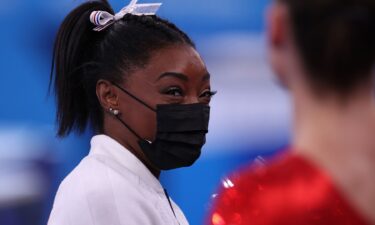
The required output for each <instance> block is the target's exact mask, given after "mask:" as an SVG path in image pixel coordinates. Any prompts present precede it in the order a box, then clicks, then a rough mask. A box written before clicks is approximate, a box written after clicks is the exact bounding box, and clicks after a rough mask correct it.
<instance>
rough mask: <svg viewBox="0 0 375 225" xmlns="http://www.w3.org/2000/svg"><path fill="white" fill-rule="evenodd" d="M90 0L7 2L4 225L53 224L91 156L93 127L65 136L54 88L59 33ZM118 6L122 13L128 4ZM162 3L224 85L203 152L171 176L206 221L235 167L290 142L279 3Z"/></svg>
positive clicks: (167, 176)
mask: <svg viewBox="0 0 375 225" xmlns="http://www.w3.org/2000/svg"><path fill="white" fill-rule="evenodd" d="M80 2H82V1H73V0H59V1H46V0H33V1H30V0H2V1H1V3H0V23H1V29H0V32H1V35H0V48H1V52H0V85H1V88H0V94H1V95H0V96H1V101H0V224H1V225H21V224H46V222H47V219H48V214H49V211H50V210H51V207H52V202H53V196H54V194H55V192H56V190H57V187H58V185H59V183H60V182H61V180H62V179H63V178H64V177H65V176H66V175H67V174H68V173H69V171H71V170H72V169H73V168H74V167H75V166H76V165H77V164H78V163H79V161H80V160H81V159H82V157H84V156H85V155H86V154H87V153H88V150H89V140H90V137H91V134H90V132H87V133H85V134H84V135H82V136H76V135H71V136H70V137H68V138H66V139H64V140H60V139H57V138H56V137H55V128H56V127H55V103H54V97H53V95H49V94H48V82H49V76H50V67H51V53H52V46H53V41H54V37H55V34H56V32H57V29H58V26H59V24H60V23H61V22H62V20H63V18H64V16H65V15H67V13H68V12H69V11H70V10H72V9H73V8H74V7H75V6H77V5H78V4H79V3H80ZM110 2H111V4H112V6H113V8H114V9H116V10H119V9H121V8H122V7H123V6H124V5H126V4H127V3H128V2H127V1H120V0H112V1H110ZM140 2H151V1H146V0H144V1H140ZM162 2H163V6H162V8H161V10H160V11H159V15H160V16H162V17H165V18H167V19H169V20H171V21H172V22H174V23H176V24H177V25H178V26H179V27H180V28H182V29H183V30H184V31H186V32H187V33H188V34H190V35H191V37H192V38H193V39H194V41H195V42H196V44H197V46H198V50H199V51H200V53H201V54H202V56H203V58H204V59H205V61H206V63H207V66H208V69H209V70H210V73H211V74H212V78H211V79H212V84H213V88H214V89H215V90H217V91H218V94H217V96H215V98H214V100H213V102H212V119H211V121H210V133H209V136H208V143H207V145H206V146H205V148H204V150H203V154H202V157H201V158H200V159H199V161H198V162H197V163H196V164H195V165H194V166H192V167H191V168H184V169H178V170H174V171H169V172H166V173H164V174H163V175H162V178H161V180H162V183H163V184H164V185H165V186H166V188H167V189H168V191H169V193H170V195H171V196H172V197H173V199H174V200H175V201H176V202H177V203H178V204H179V205H180V207H181V208H182V209H183V211H184V212H185V214H186V216H187V218H188V219H189V221H190V223H191V224H193V225H195V224H202V222H203V221H204V219H205V215H207V213H208V211H209V210H210V202H211V196H212V195H213V194H214V193H215V191H216V190H217V187H218V186H219V185H220V182H221V180H222V179H223V178H224V177H225V176H227V175H228V174H229V173H230V171H233V170H234V169H236V168H239V167H240V166H242V165H244V164H248V163H251V162H252V161H253V160H254V159H255V158H256V157H258V156H262V157H266V156H270V155H272V154H274V153H275V152H276V151H278V150H280V149H282V148H283V147H284V146H286V144H287V142H288V138H289V136H290V127H289V124H290V112H289V100H288V97H287V95H286V93H285V92H284V91H283V90H282V89H281V88H279V87H278V85H277V82H275V81H274V78H273V76H272V72H271V70H270V69H269V67H268V65H267V54H266V47H265V46H266V41H265V40H266V38H265V35H264V31H265V20H264V14H265V9H266V7H267V5H268V4H269V2H270V1H267V0H205V1H200V0H189V1H181V0H162Z"/></svg>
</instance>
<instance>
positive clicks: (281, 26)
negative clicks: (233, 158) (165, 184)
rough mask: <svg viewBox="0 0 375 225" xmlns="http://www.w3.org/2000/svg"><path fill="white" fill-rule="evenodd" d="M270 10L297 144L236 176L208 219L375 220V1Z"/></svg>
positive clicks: (265, 224)
mask: <svg viewBox="0 0 375 225" xmlns="http://www.w3.org/2000/svg"><path fill="white" fill-rule="evenodd" d="M267 16H268V39H269V51H270V52H269V53H270V61H271V64H272V67H273V69H274V71H275V73H276V74H277V77H278V79H279V80H280V81H281V83H282V84H283V85H284V86H285V87H287V89H288V90H289V91H290V93H291V97H292V102H293V109H294V117H293V118H294V129H293V131H294V133H293V138H292V140H291V147H290V149H289V151H287V152H286V153H283V154H282V155H280V156H279V157H275V158H274V159H272V160H270V161H269V162H268V163H267V164H266V165H265V166H264V167H255V166H254V165H252V166H250V167H249V168H247V169H245V170H243V171H241V172H239V173H235V174H233V176H232V177H231V184H233V185H229V186H228V185H227V188H223V189H222V190H221V192H220V194H219V195H218V198H217V199H216V202H215V204H214V208H213V209H212V212H211V215H210V216H209V219H208V224H213V225H239V224H243V225H248V224H249V225H250V224H251V225H271V224H278V225H284V224H285V225H286V224H303V225H307V224H308V225H318V224H319V225H322V224H331V225H336V224H340V225H344V224H347V225H349V224H350V225H363V224H375V179H374V173H375V104H374V103H375V101H374V72H375V71H374V61H375V1H373V0H279V1H274V2H273V4H272V5H271V6H270V8H269V11H268V14H267Z"/></svg>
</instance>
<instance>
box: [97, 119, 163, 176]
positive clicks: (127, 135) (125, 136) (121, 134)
mask: <svg viewBox="0 0 375 225" xmlns="http://www.w3.org/2000/svg"><path fill="white" fill-rule="evenodd" d="M104 124H105V125H104V134H105V135H108V136H110V137H111V138H113V139H114V140H116V141H117V142H118V143H120V144H121V145H122V146H124V147H125V148H126V149H127V150H128V151H130V152H131V153H132V154H133V155H134V156H135V157H137V158H138V159H139V160H140V161H141V162H142V163H143V164H144V165H145V166H146V167H147V169H148V170H149V171H150V172H151V173H152V174H153V175H154V176H155V177H156V178H157V179H159V177H160V173H161V171H160V170H159V169H157V168H156V167H155V166H153V164H152V163H151V162H150V161H149V160H148V159H147V157H146V155H145V154H144V153H143V151H142V149H141V148H140V146H139V145H138V138H137V137H135V135H134V134H133V133H131V132H130V131H129V130H127V129H126V128H124V127H123V126H122V127H121V126H119V127H116V126H118V124H120V123H118V121H115V119H114V118H109V119H108V118H107V119H106V118H105V123H104ZM113 128H115V129H113Z"/></svg>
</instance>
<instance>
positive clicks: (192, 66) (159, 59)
mask: <svg viewBox="0 0 375 225" xmlns="http://www.w3.org/2000/svg"><path fill="white" fill-rule="evenodd" d="M165 72H176V73H182V74H185V75H186V76H189V77H195V76H203V75H206V74H207V69H206V66H205V64H204V62H203V60H202V59H201V57H200V55H199V53H198V52H197V51H196V50H195V49H194V48H192V47H190V46H186V45H178V46H171V47H168V48H164V49H161V50H157V51H155V52H154V53H153V54H152V55H151V58H150V60H149V62H148V64H147V66H146V67H145V68H143V69H141V70H140V71H135V73H139V75H140V76H147V77H148V78H153V77H154V78H155V79H156V78H157V77H158V76H159V75H160V74H163V73H165Z"/></svg>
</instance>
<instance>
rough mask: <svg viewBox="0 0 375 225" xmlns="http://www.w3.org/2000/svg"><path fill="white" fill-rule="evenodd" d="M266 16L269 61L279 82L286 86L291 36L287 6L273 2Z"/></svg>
mask: <svg viewBox="0 0 375 225" xmlns="http://www.w3.org/2000/svg"><path fill="white" fill-rule="evenodd" d="M266 17H267V18H266V20H267V41H268V57H269V61H270V64H271V67H272V69H273V71H274V72H275V74H276V76H277V79H278V80H279V81H280V83H281V84H282V85H283V86H288V82H287V80H288V78H287V73H286V71H287V67H288V62H287V61H288V59H287V56H288V54H289V52H288V51H290V48H289V47H290V37H291V34H290V24H289V23H290V22H289V21H290V20H289V13H288V8H287V6H286V5H285V4H283V3H278V2H276V3H273V4H271V5H270V6H269V8H268V10H267V14H266Z"/></svg>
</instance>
